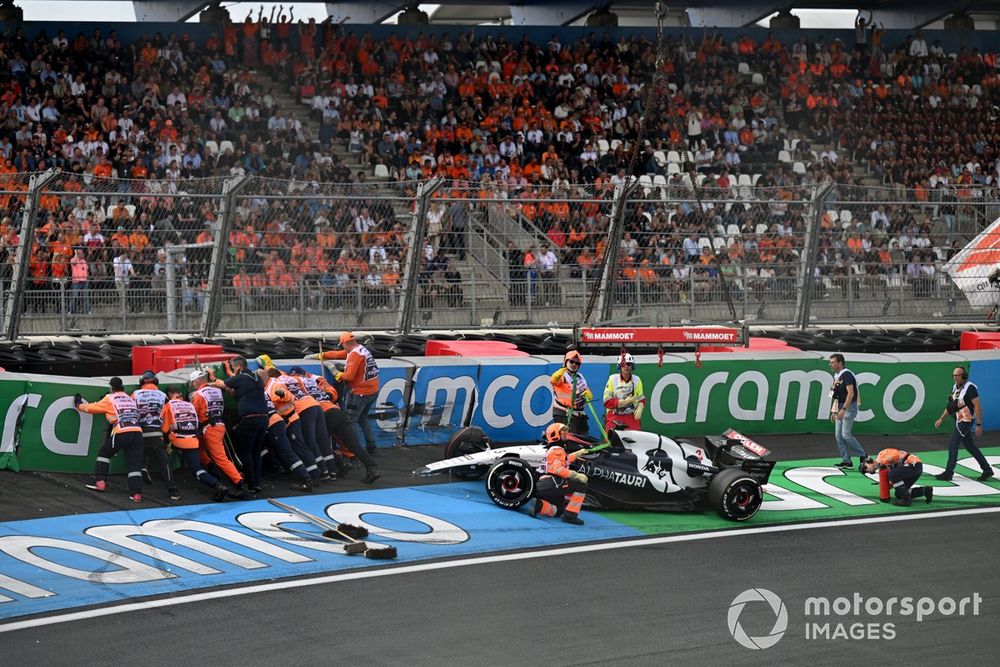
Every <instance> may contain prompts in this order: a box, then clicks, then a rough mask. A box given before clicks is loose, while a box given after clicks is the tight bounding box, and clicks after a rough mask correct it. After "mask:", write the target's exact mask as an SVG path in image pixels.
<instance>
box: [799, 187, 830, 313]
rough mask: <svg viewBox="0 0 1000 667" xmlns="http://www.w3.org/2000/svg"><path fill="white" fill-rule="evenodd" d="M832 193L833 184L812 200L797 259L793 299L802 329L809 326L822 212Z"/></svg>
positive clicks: (818, 192)
mask: <svg viewBox="0 0 1000 667" xmlns="http://www.w3.org/2000/svg"><path fill="white" fill-rule="evenodd" d="M832 191H833V183H827V184H826V185H823V186H821V187H820V189H819V190H818V191H817V192H816V194H815V196H814V197H813V199H812V203H811V205H812V215H811V216H809V218H807V219H808V224H807V225H806V238H805V243H804V244H803V247H802V256H801V257H799V289H798V293H797V294H796V298H795V322H796V324H798V325H799V326H800V327H801V328H802V329H805V328H807V327H808V326H809V312H810V309H811V307H812V297H813V274H814V273H816V261H817V259H818V255H819V237H820V235H821V233H822V223H823V212H824V211H826V202H827V198H828V197H829V196H830V193H831V192H832Z"/></svg>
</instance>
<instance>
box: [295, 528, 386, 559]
mask: <svg viewBox="0 0 1000 667" xmlns="http://www.w3.org/2000/svg"><path fill="white" fill-rule="evenodd" d="M277 528H278V529H279V530H283V531H285V532H286V533H289V534H291V535H295V536H296V537H303V538H306V539H310V540H320V541H323V542H333V543H336V544H339V545H341V546H343V547H344V553H345V554H347V555H348V556H357V555H358V554H363V553H365V551H367V545H366V544H365V543H364V542H348V543H347V544H344V540H340V539H336V538H332V537H329V536H327V534H326V532H325V531H324V533H323V534H322V535H320V534H317V533H310V532H309V531H306V530H298V529H295V528H288V527H286V526H278V527H277Z"/></svg>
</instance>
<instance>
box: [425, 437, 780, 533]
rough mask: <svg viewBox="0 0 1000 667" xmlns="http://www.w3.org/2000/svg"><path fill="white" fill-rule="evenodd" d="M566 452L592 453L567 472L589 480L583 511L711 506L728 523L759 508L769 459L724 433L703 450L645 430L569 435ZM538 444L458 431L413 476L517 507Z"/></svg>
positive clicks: (535, 466)
mask: <svg viewBox="0 0 1000 667" xmlns="http://www.w3.org/2000/svg"><path fill="white" fill-rule="evenodd" d="M569 440H570V442H569V444H568V446H569V447H570V448H571V449H572V448H574V447H575V448H577V449H587V448H589V449H592V450H595V451H592V452H590V453H585V454H583V455H582V456H580V457H579V458H578V459H577V460H576V461H575V462H574V463H572V464H571V465H570V467H571V468H572V469H574V470H577V471H579V472H581V473H583V474H585V475H586V476H587V477H588V478H589V480H590V482H589V486H588V489H587V499H586V502H585V503H584V505H585V506H586V507H590V508H592V509H626V510H651V511H657V512H688V511H697V510H701V509H705V508H711V509H714V510H715V511H717V512H718V513H719V514H721V515H722V516H723V517H725V518H727V519H730V520H732V521H746V520H747V519H749V518H751V517H752V516H753V515H754V514H756V513H757V510H758V509H760V506H761V503H762V502H763V495H764V494H763V490H762V486H763V485H764V484H766V483H767V480H768V478H769V477H770V475H771V470H772V469H773V468H774V463H775V462H774V461H770V460H767V457H768V455H769V454H770V451H769V450H768V449H766V448H765V447H762V446H761V445H759V444H757V443H756V442H754V441H752V440H751V439H750V438H747V437H746V436H744V435H741V434H740V433H737V432H736V431H734V430H732V429H730V430H728V431H726V432H725V433H724V434H722V435H721V436H707V437H705V441H704V444H702V445H698V444H695V443H693V442H690V441H688V440H674V439H672V438H669V437H667V436H664V435H658V434H656V433H648V432H646V431H620V430H612V431H610V432H609V433H608V441H607V442H606V443H599V442H595V441H593V440H591V439H588V438H581V437H579V436H569ZM545 449H546V448H545V445H543V444H534V445H515V446H510V447H493V446H492V444H491V443H490V440H489V438H488V437H487V436H486V435H485V434H484V433H483V431H482V430H481V429H479V428H476V427H469V428H465V429H462V430H461V431H459V432H458V433H456V434H455V435H454V436H453V437H452V439H451V440H450V441H449V442H448V444H447V445H446V446H445V459H444V460H443V461H438V462H436V463H431V464H428V465H426V466H423V467H422V468H419V469H418V470H415V471H414V474H415V475H419V476H428V475H436V474H444V473H448V474H451V475H453V476H457V477H463V478H469V479H477V478H481V477H485V481H486V493H487V494H488V495H489V497H490V498H491V499H492V500H493V502H495V503H496V504H497V505H499V506H501V507H504V508H507V509H516V508H518V507H521V506H522V505H524V504H526V503H527V502H528V501H530V500H531V499H532V498H534V497H535V493H536V489H537V485H538V480H539V478H540V477H541V476H542V475H543V474H544V473H542V472H541V471H540V470H541V468H542V464H543V462H544V461H545Z"/></svg>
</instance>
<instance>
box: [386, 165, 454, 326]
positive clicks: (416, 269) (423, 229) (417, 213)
mask: <svg viewBox="0 0 1000 667" xmlns="http://www.w3.org/2000/svg"><path fill="white" fill-rule="evenodd" d="M442 185H444V181H443V180H441V179H440V178H434V179H431V180H429V181H425V182H423V183H421V184H420V185H418V186H417V195H416V197H415V199H416V203H417V206H416V209H415V210H414V212H413V224H412V225H410V229H409V231H407V233H406V247H407V248H409V249H410V250H409V254H408V255H407V257H406V267H405V268H404V269H403V280H402V285H401V287H400V298H399V307H398V308H397V309H396V331H397V332H399V333H402V334H408V333H410V328H411V327H412V326H413V314H414V312H415V311H416V303H417V288H418V287H419V286H418V285H417V276H418V275H419V274H420V255H421V253H423V248H424V239H425V237H426V236H427V208H428V206H429V204H430V200H431V196H432V195H433V194H434V193H435V192H437V191H438V190H439V189H440V188H441V186H442ZM466 228H468V226H467V227H466ZM466 247H468V246H466Z"/></svg>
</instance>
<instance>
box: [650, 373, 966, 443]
mask: <svg viewBox="0 0 1000 667" xmlns="http://www.w3.org/2000/svg"><path fill="white" fill-rule="evenodd" d="M872 356H873V355H872ZM848 362H849V368H850V369H851V370H852V371H853V372H854V373H855V375H856V376H857V379H858V385H859V393H860V396H861V403H860V411H859V413H858V419H857V421H856V422H855V432H856V433H861V434H866V433H867V434H880V433H885V434H892V433H932V432H934V420H935V419H937V417H938V416H939V415H940V414H941V410H942V409H943V407H944V402H945V398H946V395H947V393H948V391H949V390H950V388H951V369H952V368H953V367H954V365H955V364H954V363H951V362H947V361H928V362H923V363H921V362H909V361H907V362H901V361H899V360H897V359H894V358H889V357H887V358H885V360H884V361H867V360H866V361H856V362H851V361H850V360H848ZM636 373H637V374H638V375H639V377H640V378H642V383H643V386H644V389H645V393H646V399H647V406H648V407H647V409H646V413H645V415H643V421H642V423H643V428H644V429H645V430H649V431H653V432H656V433H662V434H664V435H681V434H683V435H712V434H718V433H721V432H723V431H725V430H726V429H727V428H735V429H737V430H739V431H742V432H744V433H750V434H755V433H759V434H767V433H832V432H833V424H832V423H831V422H830V405H831V399H830V397H829V392H830V389H831V385H832V381H833V375H832V373H831V372H830V368H829V363H828V361H827V360H826V359H825V358H823V357H820V356H818V355H817V356H810V355H803V356H802V357H801V358H780V357H779V358H770V359H745V358H733V359H718V360H716V359H709V360H706V361H703V362H702V364H701V366H700V367H697V366H696V365H695V364H694V363H692V362H690V361H687V362H678V361H673V362H672V363H664V364H663V366H662V367H659V366H657V365H656V364H639V365H637V367H636Z"/></svg>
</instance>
